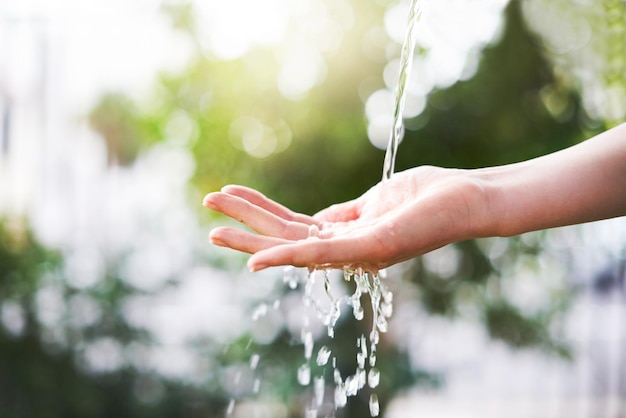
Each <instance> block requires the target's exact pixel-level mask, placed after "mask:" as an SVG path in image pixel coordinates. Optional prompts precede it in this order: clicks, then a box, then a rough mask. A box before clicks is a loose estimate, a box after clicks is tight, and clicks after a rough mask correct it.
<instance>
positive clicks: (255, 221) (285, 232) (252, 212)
mask: <svg viewBox="0 0 626 418" xmlns="http://www.w3.org/2000/svg"><path fill="white" fill-rule="evenodd" d="M203 203H204V206H206V207H208V208H210V209H214V210H217V211H219V212H222V213H223V214H225V215H227V216H230V217H231V218H233V219H236V220H237V221H239V222H242V223H244V224H246V225H248V226H249V227H250V228H252V229H253V230H255V231H257V232H258V233H260V234H263V235H270V236H273V237H281V238H286V239H293V240H295V239H304V238H306V237H308V235H309V225H308V224H304V223H301V222H296V221H289V220H286V219H283V218H281V217H279V216H277V215H275V214H273V213H271V212H269V211H267V210H265V209H263V208H261V207H259V206H256V205H254V204H252V203H250V202H249V201H247V200H245V199H242V198H240V197H238V196H234V195H231V194H227V193H223V192H215V193H209V194H208V195H207V196H206V197H205V198H204V202H203Z"/></svg>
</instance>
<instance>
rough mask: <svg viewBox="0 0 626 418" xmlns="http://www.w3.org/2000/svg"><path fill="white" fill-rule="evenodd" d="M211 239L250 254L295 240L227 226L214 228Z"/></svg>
mask: <svg viewBox="0 0 626 418" xmlns="http://www.w3.org/2000/svg"><path fill="white" fill-rule="evenodd" d="M209 240H210V241H211V243H212V244H214V245H219V246H220V247H228V248H232V249H234V250H238V251H243V252H246V253H250V254H254V253H256V252H258V251H261V250H265V249H268V248H271V247H273V246H276V245H283V244H289V243H291V242H293V241H289V240H286V239H283V238H276V237H268V236H264V235H257V234H253V233H250V232H246V231H240V230H237V229H233V228H227V227H219V228H215V229H214V230H212V231H211V232H210V233H209Z"/></svg>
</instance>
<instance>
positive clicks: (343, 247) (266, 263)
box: [248, 236, 382, 271]
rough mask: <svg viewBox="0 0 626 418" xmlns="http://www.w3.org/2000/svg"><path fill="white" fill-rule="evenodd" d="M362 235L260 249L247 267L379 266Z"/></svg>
mask: <svg viewBox="0 0 626 418" xmlns="http://www.w3.org/2000/svg"><path fill="white" fill-rule="evenodd" d="M367 241H368V240H367V238H366V237H364V236H359V237H355V236H353V237H338V238H329V239H307V240H301V241H297V242H292V243H287V244H285V245H277V246H271V247H268V248H267V249H263V250H260V251H259V252H257V253H255V254H254V255H253V256H252V257H250V259H249V260H248V268H249V269H250V270H252V271H258V270H262V269H265V268H267V267H271V266H283V265H292V266H296V267H325V268H327V267H338V268H343V267H345V266H362V267H370V268H379V267H381V261H382V260H378V259H376V258H375V256H374V252H373V251H372V248H371V247H372V243H371V242H367Z"/></svg>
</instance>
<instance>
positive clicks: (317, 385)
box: [313, 376, 326, 406]
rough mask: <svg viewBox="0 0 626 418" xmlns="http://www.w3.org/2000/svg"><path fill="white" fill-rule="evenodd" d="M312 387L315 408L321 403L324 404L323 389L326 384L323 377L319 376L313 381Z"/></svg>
mask: <svg viewBox="0 0 626 418" xmlns="http://www.w3.org/2000/svg"><path fill="white" fill-rule="evenodd" d="M313 385H314V387H313V390H314V392H315V404H316V405H317V406H321V405H322V403H324V387H325V385H326V382H325V381H324V378H323V377H321V376H319V377H316V378H315V379H314V382H313Z"/></svg>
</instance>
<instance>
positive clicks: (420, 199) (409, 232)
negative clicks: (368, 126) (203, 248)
mask: <svg viewBox="0 0 626 418" xmlns="http://www.w3.org/2000/svg"><path fill="white" fill-rule="evenodd" d="M469 173H471V172H470V171H465V170H454V169H443V168H436V167H429V166H423V167H418V168H414V169H411V170H407V171H404V172H400V173H396V174H394V176H393V177H392V179H391V180H390V181H387V182H384V183H379V184H377V185H376V186H374V187H373V188H371V189H370V190H369V191H367V192H366V193H365V194H363V195H362V196H360V197H359V198H357V199H355V200H352V201H349V202H345V203H341V204H336V205H333V206H330V207H329V208H327V209H325V210H323V211H321V212H319V213H317V214H316V215H314V216H307V215H303V214H299V213H295V212H292V211H291V210H289V209H287V208H286V207H284V206H282V205H280V204H279V203H277V202H274V201H272V200H271V199H268V198H267V197H265V196H264V195H262V194H261V193H259V192H257V191H255V190H252V189H250V188H247V187H243V186H226V187H224V188H223V189H222V190H221V191H220V192H216V193H210V194H208V195H207V196H206V197H205V199H204V202H203V204H204V206H206V207H208V208H210V209H214V210H217V211H220V212H222V213H224V214H226V215H228V216H230V217H232V218H234V219H236V220H238V221H240V222H242V223H244V224H246V225H248V226H249V227H250V228H251V229H252V230H254V231H256V232H257V233H256V234H255V233H253V232H248V231H241V230H236V229H232V228H227V227H218V228H216V229H214V230H213V231H211V233H210V240H211V242H212V243H213V244H216V245H220V246H225V247H230V248H234V249H236V250H240V251H244V252H247V253H251V254H254V255H253V256H252V257H251V258H250V259H249V261H248V267H249V268H250V270H252V271H258V270H261V269H264V268H267V267H269V266H279V265H293V266H298V267H309V268H320V267H321V268H329V267H335V268H345V267H350V268H355V267H362V268H364V269H367V270H370V271H376V270H378V269H380V268H384V267H388V266H390V265H392V264H395V263H398V262H400V261H404V260H407V259H410V258H412V257H415V256H417V255H421V254H423V253H425V252H428V251H430V250H434V249H436V248H439V247H441V246H443V245H446V244H448V243H451V242H454V241H458V240H462V239H466V238H470V237H472V236H475V235H476V231H477V225H479V224H480V222H481V221H482V218H484V210H483V209H484V207H485V204H484V203H485V198H484V193H483V188H482V185H481V182H480V181H479V180H478V179H477V178H472V176H471V175H469Z"/></svg>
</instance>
